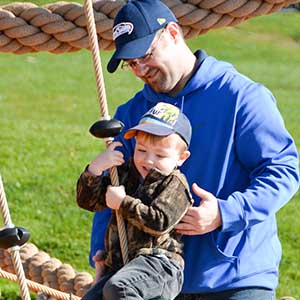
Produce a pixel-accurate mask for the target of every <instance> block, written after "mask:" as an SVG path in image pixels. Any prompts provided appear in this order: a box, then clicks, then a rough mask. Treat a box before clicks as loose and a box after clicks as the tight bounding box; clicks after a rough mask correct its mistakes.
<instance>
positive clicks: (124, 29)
mask: <svg viewBox="0 0 300 300" xmlns="http://www.w3.org/2000/svg"><path fill="white" fill-rule="evenodd" d="M133 28H134V26H133V24H132V23H130V22H123V23H119V24H117V25H116V26H114V28H113V39H114V40H116V39H117V38H118V37H119V36H120V35H122V34H125V33H127V34H128V35H129V34H131V32H132V31H133Z"/></svg>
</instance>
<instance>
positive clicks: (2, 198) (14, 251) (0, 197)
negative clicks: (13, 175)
mask: <svg viewBox="0 0 300 300" xmlns="http://www.w3.org/2000/svg"><path fill="white" fill-rule="evenodd" d="M0 208H1V212H2V217H3V222H4V225H5V226H6V227H9V226H11V227H13V226H14V225H13V224H12V220H11V217H10V213H9V209H8V204H7V200H6V195H5V191H4V186H3V182H2V178H1V176H0ZM19 249H20V247H19V246H14V247H12V248H11V249H10V250H11V258H12V262H13V266H14V270H15V272H16V274H17V276H16V279H17V281H18V283H19V287H20V292H21V295H22V299H23V300H30V294H29V290H28V287H27V284H26V278H25V273H24V270H23V266H22V262H21V257H20V253H19Z"/></svg>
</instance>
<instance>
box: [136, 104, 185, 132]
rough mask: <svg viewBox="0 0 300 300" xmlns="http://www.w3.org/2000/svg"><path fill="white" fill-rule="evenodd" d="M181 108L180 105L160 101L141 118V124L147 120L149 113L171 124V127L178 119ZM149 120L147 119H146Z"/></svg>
mask: <svg viewBox="0 0 300 300" xmlns="http://www.w3.org/2000/svg"><path fill="white" fill-rule="evenodd" d="M179 112H180V110H179V109H178V107H176V106H173V105H169V104H166V103H158V104H157V105H156V106H154V107H152V108H151V109H150V110H149V111H148V112H147V114H146V115H145V117H144V118H142V119H141V121H140V124H141V123H143V122H144V121H146V120H147V119H149V118H147V117H148V116H149V115H151V116H153V117H155V118H157V119H158V120H160V121H163V122H165V123H166V124H168V125H170V127H172V126H174V124H175V123H176V121H177V119H178V115H179ZM146 122H147V121H146Z"/></svg>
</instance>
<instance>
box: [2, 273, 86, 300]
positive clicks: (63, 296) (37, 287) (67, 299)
mask: <svg viewBox="0 0 300 300" xmlns="http://www.w3.org/2000/svg"><path fill="white" fill-rule="evenodd" d="M0 277H2V278H5V279H8V280H11V281H17V276H16V275H14V274H11V273H9V272H6V271H4V270H2V269H1V268H0ZM26 283H27V285H28V287H29V289H30V290H31V291H33V292H43V293H45V294H46V295H49V296H52V297H54V298H55V299H60V300H79V299H81V298H80V297H78V296H75V295H69V294H67V293H63V292H60V291H58V290H55V289H52V288H50V287H47V286H45V285H42V284H40V283H37V282H34V281H31V280H28V279H27V280H26ZM22 299H23V298H22Z"/></svg>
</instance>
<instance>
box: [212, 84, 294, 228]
mask: <svg viewBox="0 0 300 300" xmlns="http://www.w3.org/2000/svg"><path fill="white" fill-rule="evenodd" d="M236 122H237V123H236V131H235V140H236V149H235V150H236V153H237V156H238V159H239V160H240V162H241V164H242V165H243V166H244V168H245V169H246V170H247V171H248V173H249V180H250V185H249V186H248V187H247V188H246V189H245V190H243V191H236V192H234V193H233V194H231V195H230V196H229V197H228V199H218V200H219V206H220V211H221V216H222V222H223V225H222V230H223V231H234V232H238V231H241V230H245V229H246V228H248V227H250V226H253V225H255V224H256V223H259V222H263V221H264V220H265V219H266V218H267V217H268V216H270V215H275V213H276V212H277V211H278V210H279V209H280V208H281V207H282V206H283V205H284V204H285V203H286V202H288V201H289V199H291V198H292V196H293V194H294V193H295V192H296V191H297V188H298V186H299V174H298V158H297V150H296V147H295V144H294V142H293V139H292V138H291V136H290V135H289V133H288V132H287V130H286V129H285V126H284V123H283V120H282V117H281V115H280V113H279V111H278V109H277V107H276V104H275V99H274V98H273V96H272V94H271V93H270V92H269V91H268V90H267V89H266V88H265V87H263V86H262V85H259V84H252V85H250V86H249V87H248V88H247V89H246V92H244V95H242V97H241V98H240V101H239V106H238V107H237V119H236Z"/></svg>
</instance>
